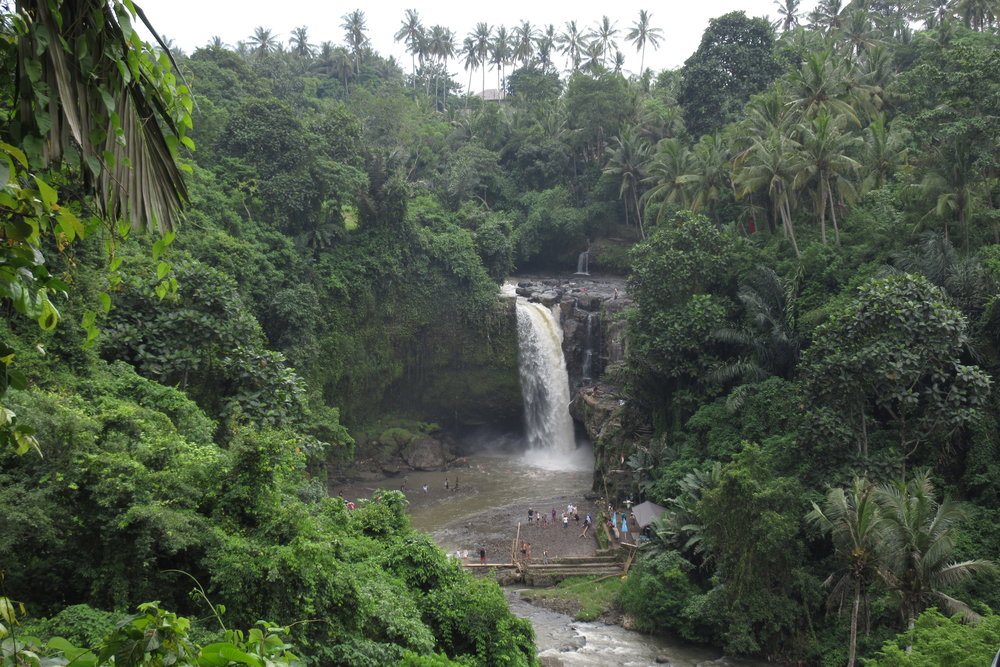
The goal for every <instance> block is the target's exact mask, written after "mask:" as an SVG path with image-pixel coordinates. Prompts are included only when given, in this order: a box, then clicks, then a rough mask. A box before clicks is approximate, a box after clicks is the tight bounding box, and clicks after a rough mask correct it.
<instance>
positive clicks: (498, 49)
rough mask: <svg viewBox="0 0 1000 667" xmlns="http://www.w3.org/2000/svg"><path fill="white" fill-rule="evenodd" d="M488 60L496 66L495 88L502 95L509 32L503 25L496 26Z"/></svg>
mask: <svg viewBox="0 0 1000 667" xmlns="http://www.w3.org/2000/svg"><path fill="white" fill-rule="evenodd" d="M490 62H491V63H493V64H494V65H496V67H497V88H499V89H500V96H501V97H504V92H503V91H504V80H505V79H506V72H505V71H504V70H505V69H506V66H507V63H509V62H510V33H508V32H507V28H506V27H504V26H499V27H497V30H496V34H495V35H494V37H493V42H492V43H491V44H490Z"/></svg>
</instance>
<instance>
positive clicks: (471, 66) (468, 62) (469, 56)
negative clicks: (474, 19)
mask: <svg viewBox="0 0 1000 667" xmlns="http://www.w3.org/2000/svg"><path fill="white" fill-rule="evenodd" d="M459 55H461V57H462V67H463V68H464V69H465V71H467V72H468V73H469V86H468V87H467V88H466V89H465V99H466V103H465V105H466V108H468V106H469V102H468V99H469V96H470V95H472V73H473V71H475V70H476V69H478V68H479V67H480V66H481V65H482V64H483V63H482V61H481V60H480V59H479V49H478V48H477V47H476V40H475V39H474V38H473V37H472V35H469V36H467V37H466V38H465V40H464V41H463V42H462V50H461V51H459Z"/></svg>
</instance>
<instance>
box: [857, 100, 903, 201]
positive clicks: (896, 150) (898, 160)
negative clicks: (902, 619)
mask: <svg viewBox="0 0 1000 667" xmlns="http://www.w3.org/2000/svg"><path fill="white" fill-rule="evenodd" d="M864 141H865V145H864V159H863V160H862V164H863V165H864V167H865V168H866V169H867V170H868V173H867V174H866V175H865V177H864V180H863V181H862V189H863V190H879V189H881V188H882V186H883V185H885V182H886V179H887V178H888V177H889V176H890V175H892V173H893V172H894V171H895V170H896V169H897V168H898V167H900V166H902V165H903V164H905V163H906V156H907V146H906V143H907V142H906V141H905V137H904V136H903V135H902V133H901V132H900V131H897V130H896V129H895V128H892V127H888V126H887V125H886V119H885V115H884V114H882V113H877V114H875V115H874V116H873V117H872V120H871V122H870V123H869V124H868V127H866V128H865V129H864Z"/></svg>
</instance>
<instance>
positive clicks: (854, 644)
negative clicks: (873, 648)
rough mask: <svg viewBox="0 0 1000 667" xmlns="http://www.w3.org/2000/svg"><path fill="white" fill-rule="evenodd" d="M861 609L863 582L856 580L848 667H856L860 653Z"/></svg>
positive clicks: (848, 647) (848, 648)
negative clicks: (859, 626) (855, 663)
mask: <svg viewBox="0 0 1000 667" xmlns="http://www.w3.org/2000/svg"><path fill="white" fill-rule="evenodd" d="M860 607H861V580H860V579H855V580H854V604H853V605H852V606H851V641H850V643H849V644H848V646H847V667H854V660H855V658H856V654H857V651H858V609H859V608H860Z"/></svg>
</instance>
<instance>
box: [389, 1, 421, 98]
mask: <svg viewBox="0 0 1000 667" xmlns="http://www.w3.org/2000/svg"><path fill="white" fill-rule="evenodd" d="M423 38H424V26H423V24H422V23H421V22H420V15H419V14H417V10H415V9H407V10H406V14H405V15H404V17H403V21H402V25H401V26H400V28H399V30H397V31H396V34H395V36H394V37H393V39H394V40H395V41H397V42H403V44H405V45H406V52H407V53H409V54H410V70H411V71H412V73H413V86H414V87H416V85H417V61H416V56H417V53H418V52H419V51H420V42H421V41H422V40H423Z"/></svg>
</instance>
